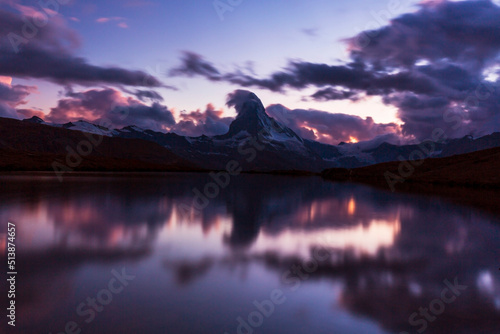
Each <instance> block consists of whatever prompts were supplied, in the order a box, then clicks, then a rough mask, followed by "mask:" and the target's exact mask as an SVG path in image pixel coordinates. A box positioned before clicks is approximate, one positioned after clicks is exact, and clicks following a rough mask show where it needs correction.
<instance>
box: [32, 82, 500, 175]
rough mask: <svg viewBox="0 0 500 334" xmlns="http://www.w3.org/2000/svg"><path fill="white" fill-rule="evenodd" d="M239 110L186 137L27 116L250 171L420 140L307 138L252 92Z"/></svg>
mask: <svg viewBox="0 0 500 334" xmlns="http://www.w3.org/2000/svg"><path fill="white" fill-rule="evenodd" d="M237 109H238V115H237V117H236V118H235V120H234V121H233V122H232V123H231V125H230V127H229V130H228V132H227V133H226V134H223V135H218V136H212V137H209V136H200V137H185V136H180V135H177V134H174V133H164V132H157V131H152V130H147V129H141V128H139V127H137V126H133V125H132V126H127V127H124V128H122V129H109V128H106V127H102V126H99V125H95V124H92V123H89V122H86V121H77V122H70V123H66V124H51V123H46V122H44V121H43V120H42V119H41V118H39V117H36V116H34V117H32V118H30V119H28V120H24V121H25V122H31V123H37V124H44V125H50V126H54V127H62V128H65V129H69V130H77V131H81V132H87V133H92V134H100V135H103V136H107V137H117V138H130V139H142V140H146V141H150V142H154V143H156V144H159V145H161V146H163V147H165V148H166V149H168V150H170V151H171V152H173V153H175V154H176V155H177V156H179V157H182V158H183V159H185V160H187V161H190V162H191V163H193V164H196V165H198V166H201V167H203V168H206V169H218V170H224V169H226V166H227V164H228V163H229V162H230V161H236V162H238V163H239V165H240V166H241V167H242V168H243V170H247V171H272V170H283V171H286V170H307V171H315V172H316V171H321V170H323V169H325V168H332V167H339V168H356V167H362V166H368V165H372V164H377V163H381V162H389V161H397V160H400V159H401V157H403V158H404V159H410V155H411V154H412V153H414V152H415V151H422V148H421V146H419V145H416V144H415V145H395V144H391V143H390V142H391V140H390V138H389V137H387V138H386V137H378V138H375V139H373V140H371V141H368V142H360V143H356V144H351V143H341V144H339V145H328V144H323V143H319V142H316V141H312V140H307V139H303V138H301V137H300V136H299V135H297V134H296V133H295V132H294V131H293V130H292V129H290V128H288V127H287V126H285V125H284V124H282V123H280V122H278V121H277V120H275V119H273V118H272V117H270V116H269V115H268V114H267V113H266V110H265V108H264V105H263V104H262V102H261V101H260V100H259V98H258V97H257V96H256V95H255V94H253V93H250V92H248V94H247V96H245V97H244V99H243V100H242V101H240V102H239V105H238V108H237ZM499 146H500V133H494V134H491V135H488V136H484V137H481V138H477V139H474V138H471V137H469V136H467V137H464V138H461V139H452V140H448V141H446V142H444V143H432V147H433V149H432V151H429V152H424V153H427V154H426V155H425V157H446V156H451V155H457V154H463V153H469V152H473V151H478V150H483V149H488V148H493V147H499Z"/></svg>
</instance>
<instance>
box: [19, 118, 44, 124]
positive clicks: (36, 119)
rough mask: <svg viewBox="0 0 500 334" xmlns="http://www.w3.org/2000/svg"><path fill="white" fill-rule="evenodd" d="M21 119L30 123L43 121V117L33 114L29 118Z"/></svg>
mask: <svg viewBox="0 0 500 334" xmlns="http://www.w3.org/2000/svg"><path fill="white" fill-rule="evenodd" d="M23 121H25V122H30V123H37V124H42V123H45V122H44V120H43V119H41V118H40V117H38V116H33V117H31V118H27V119H24V120H23Z"/></svg>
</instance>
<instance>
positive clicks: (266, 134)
mask: <svg viewBox="0 0 500 334" xmlns="http://www.w3.org/2000/svg"><path fill="white" fill-rule="evenodd" d="M227 105H228V106H229V107H234V108H235V109H236V112H237V113H238V115H237V116H236V119H235V120H234V121H233V122H232V123H231V125H230V126H229V131H228V133H226V134H225V135H222V136H218V137H219V138H221V139H225V138H231V137H237V136H240V135H241V134H245V133H246V134H248V135H250V136H252V137H259V138H260V139H263V138H267V140H269V141H289V140H292V141H296V142H299V143H303V140H302V138H300V137H299V136H298V135H297V134H296V133H295V132H294V131H293V130H292V129H290V128H287V127H286V126H285V125H283V124H281V123H279V122H277V121H276V120H275V119H274V118H271V117H269V115H267V113H266V109H265V108H264V104H263V103H262V101H261V100H260V99H259V98H258V97H257V95H255V94H254V93H252V92H250V91H246V90H236V91H234V92H233V93H231V94H229V95H228V101H227Z"/></svg>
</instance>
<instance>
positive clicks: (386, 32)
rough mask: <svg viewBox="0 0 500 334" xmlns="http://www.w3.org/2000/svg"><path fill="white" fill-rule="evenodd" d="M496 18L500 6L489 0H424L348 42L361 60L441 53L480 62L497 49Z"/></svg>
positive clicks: (397, 60)
mask: <svg viewBox="0 0 500 334" xmlns="http://www.w3.org/2000/svg"><path fill="white" fill-rule="evenodd" d="M499 18H500V7H498V6H497V5H496V4H494V3H493V2H491V1H489V0H477V1H460V2H451V1H436V2H427V3H423V4H421V9H420V10H419V11H417V12H415V13H411V14H405V15H402V16H400V17H398V18H395V19H393V20H392V21H391V24H390V25H388V26H385V27H382V28H380V29H378V30H373V31H365V32H362V33H361V34H360V35H358V36H356V37H354V38H351V39H349V40H348V42H349V44H350V47H351V49H354V50H358V51H359V54H360V56H361V57H362V58H363V59H364V60H367V61H371V62H380V63H381V64H383V65H388V66H412V65H413V64H415V63H416V62H417V61H418V60H421V59H425V60H429V61H438V60H441V59H445V58H446V59H447V60H449V61H452V62H458V63H462V64H469V65H474V66H478V65H479V66H482V65H484V64H485V63H486V62H488V61H489V60H491V59H494V58H496V56H497V54H498V52H499V51H500V20H499ZM363 40H364V42H361V41H363Z"/></svg>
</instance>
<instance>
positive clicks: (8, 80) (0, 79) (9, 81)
mask: <svg viewBox="0 0 500 334" xmlns="http://www.w3.org/2000/svg"><path fill="white" fill-rule="evenodd" d="M0 83H2V84H4V85H7V86H10V85H11V84H12V77H2V76H0Z"/></svg>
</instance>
